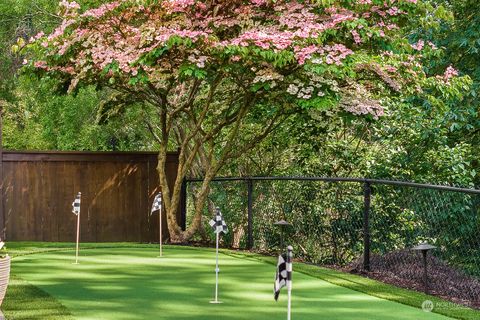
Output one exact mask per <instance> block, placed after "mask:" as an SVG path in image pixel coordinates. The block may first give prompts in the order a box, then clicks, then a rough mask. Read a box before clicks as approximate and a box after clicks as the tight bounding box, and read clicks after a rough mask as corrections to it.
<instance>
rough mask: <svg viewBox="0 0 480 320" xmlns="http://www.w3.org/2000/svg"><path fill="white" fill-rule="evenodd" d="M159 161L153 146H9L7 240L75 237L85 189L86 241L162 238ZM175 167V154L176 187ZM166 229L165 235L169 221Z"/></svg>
mask: <svg viewBox="0 0 480 320" xmlns="http://www.w3.org/2000/svg"><path fill="white" fill-rule="evenodd" d="M156 166H157V153H154V152H138V153H132V152H14V151H4V152H3V183H4V184H3V186H4V188H3V191H4V192H3V201H4V212H5V225H6V240H7V241H10V240H23V241H72V242H74V241H75V232H76V229H75V228H76V216H75V215H74V214H73V213H72V212H71V211H72V202H73V199H74V197H75V195H76V194H77V192H79V191H80V192H82V206H81V226H80V233H81V236H80V237H81V241H87V242H109V241H132V242H158V234H159V230H158V213H155V214H154V215H150V206H151V203H152V202H153V198H154V196H155V194H156V193H157V192H159V191H160V188H159V182H158V175H157V172H156ZM177 167H178V153H170V154H169V155H168V160H167V163H166V168H167V172H168V173H167V178H168V182H169V184H170V186H171V187H173V183H174V181H175V179H176V173H177ZM178 212H179V214H180V210H178ZM163 217H164V218H165V213H164V212H163ZM164 221H165V220H164ZM162 229H163V230H162V231H163V234H164V235H165V237H168V229H167V224H166V223H164V224H163V228H162Z"/></svg>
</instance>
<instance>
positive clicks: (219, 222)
mask: <svg viewBox="0 0 480 320" xmlns="http://www.w3.org/2000/svg"><path fill="white" fill-rule="evenodd" d="M216 211H217V212H216V213H215V217H213V219H212V220H210V222H209V224H210V226H211V227H212V228H213V232H215V233H219V232H223V233H227V232H228V227H227V224H226V223H225V221H224V220H223V217H222V213H221V212H220V208H218V207H217V210H216Z"/></svg>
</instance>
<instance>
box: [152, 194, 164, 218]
mask: <svg viewBox="0 0 480 320" xmlns="http://www.w3.org/2000/svg"><path fill="white" fill-rule="evenodd" d="M156 210H162V193H161V192H160V193H158V194H157V195H156V196H155V199H153V204H152V211H150V214H152V213H153V211H156Z"/></svg>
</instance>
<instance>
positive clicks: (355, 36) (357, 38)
mask: <svg viewBox="0 0 480 320" xmlns="http://www.w3.org/2000/svg"><path fill="white" fill-rule="evenodd" d="M351 33H352V36H353V41H355V43H356V44H360V43H362V38H360V35H359V34H358V32H357V30H355V29H353V30H352V31H351Z"/></svg>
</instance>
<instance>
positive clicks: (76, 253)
mask: <svg viewBox="0 0 480 320" xmlns="http://www.w3.org/2000/svg"><path fill="white" fill-rule="evenodd" d="M78 196H79V197H80V206H81V203H82V202H81V198H82V193H81V192H79V193H78ZM80 206H79V207H78V214H77V246H76V249H75V264H78V249H79V248H78V247H79V246H78V243H79V242H80Z"/></svg>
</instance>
